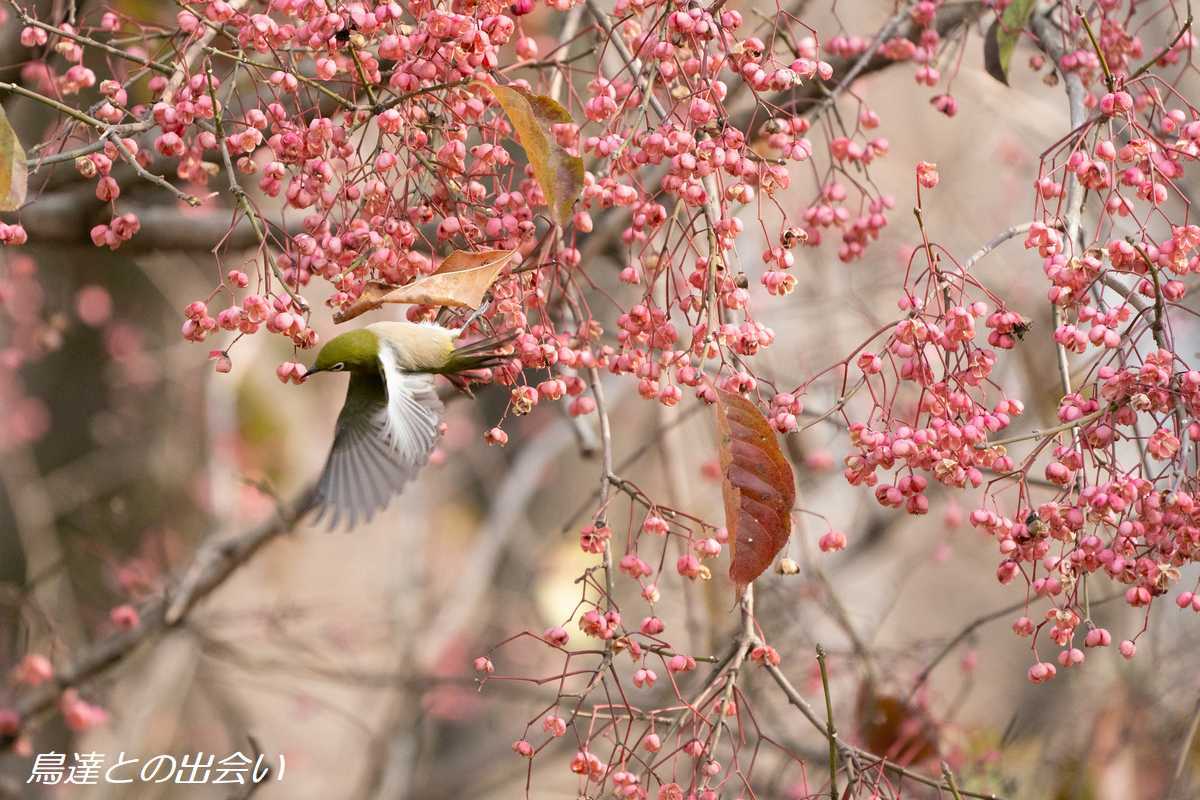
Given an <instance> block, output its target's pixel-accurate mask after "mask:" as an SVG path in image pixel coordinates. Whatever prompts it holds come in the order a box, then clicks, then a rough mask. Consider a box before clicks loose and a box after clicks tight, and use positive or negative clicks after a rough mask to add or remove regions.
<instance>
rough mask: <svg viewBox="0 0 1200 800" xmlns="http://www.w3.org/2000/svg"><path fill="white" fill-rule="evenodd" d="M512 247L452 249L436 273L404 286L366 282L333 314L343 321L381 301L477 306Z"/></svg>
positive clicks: (375, 306)
mask: <svg viewBox="0 0 1200 800" xmlns="http://www.w3.org/2000/svg"><path fill="white" fill-rule="evenodd" d="M516 254H517V251H516V250H480V251H478V252H474V253H468V252H466V251H465V250H455V251H454V252H453V253H451V254H450V255H448V256H446V257H445V258H444V259H443V260H442V263H441V264H439V265H438V268H437V272H435V273H433V274H432V275H426V276H424V277H422V278H417V279H416V280H415V281H413V282H412V283H409V284H406V285H404V286H390V285H388V284H386V283H381V282H379V281H370V282H368V283H367V285H366V286H364V287H363V290H362V293H361V294H360V295H359V296H358V299H357V300H355V301H354V302H353V303H352V304H351V305H349V306H348V307H346V308H344V309H342V310H341V311H339V312H338V313H336V314H334V315H333V321H334V322H345V321H346V320H350V319H354V318H355V317H357V316H358V315H359V314H363V313H366V312H367V311H371V310H373V309H376V308H379V307H380V306H381V305H383V304H384V303H412V304H417V305H429V306H454V307H455V308H478V307H479V304H480V303H482V302H483V296H484V295H485V294H487V290H488V289H489V288H491V285H492V284H493V283H495V282H496V278H497V277H498V276H499V275H500V271H501V270H503V269H504V267H505V266H507V265H508V263H509V262H510V261H512V259H513V256H515V255H516Z"/></svg>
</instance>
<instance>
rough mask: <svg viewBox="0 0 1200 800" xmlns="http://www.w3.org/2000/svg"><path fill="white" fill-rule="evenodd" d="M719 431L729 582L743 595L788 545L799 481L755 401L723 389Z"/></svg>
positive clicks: (720, 398)
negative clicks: (752, 401) (727, 539)
mask: <svg viewBox="0 0 1200 800" xmlns="http://www.w3.org/2000/svg"><path fill="white" fill-rule="evenodd" d="M717 427H718V429H719V430H720V432H721V476H722V480H721V495H722V497H723V498H724V500H725V529H726V530H727V531H728V532H729V552H730V556H731V563H730V565H729V577H730V578H731V579H732V580H733V582H734V583H735V584H736V585H737V587H738V594H741V593H742V591H744V590H745V588H746V586H748V585H749V584H750V583H751V582H752V581H753V580H754V579H755V578H757V577H758V576H759V575H761V574H762V573H763V571H764V570H766V568H767V567H769V566H771V562H772V561H774V560H775V556H776V555H778V554H779V551H780V550H782V549H783V546H784V545H785V544H787V540H788V536H790V535H791V533H792V505H793V504H794V503H795V502H796V480H795V477H794V476H793V474H792V466H791V464H789V463H788V461H787V459H786V458H785V457H784V455H783V451H781V450H780V449H779V440H778V439H777V438H776V436H775V431H773V430H772V429H771V426H770V425H769V424H768V423H767V420H766V418H765V417H764V416H763V415H762V412H760V411H759V410H758V408H757V407H756V406H755V405H754V404H753V403H751V402H750V401H749V400H747V399H746V398H744V397H742V396H741V395H737V394H732V393H730V392H724V391H721V390H719V389H718V390H717Z"/></svg>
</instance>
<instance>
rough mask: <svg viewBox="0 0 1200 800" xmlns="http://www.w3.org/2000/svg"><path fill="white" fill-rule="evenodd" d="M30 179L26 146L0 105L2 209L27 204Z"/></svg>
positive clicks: (0, 202)
mask: <svg viewBox="0 0 1200 800" xmlns="http://www.w3.org/2000/svg"><path fill="white" fill-rule="evenodd" d="M28 180H29V173H28V169H27V167H26V165H25V148H23V147H21V142H20V141H19V140H18V139H17V134H16V131H14V130H13V129H12V125H9V124H8V117H7V116H5V114H4V108H3V107H2V106H0V211H16V210H17V209H18V208H20V207H21V206H23V205H24V204H25V190H26V185H27V183H28Z"/></svg>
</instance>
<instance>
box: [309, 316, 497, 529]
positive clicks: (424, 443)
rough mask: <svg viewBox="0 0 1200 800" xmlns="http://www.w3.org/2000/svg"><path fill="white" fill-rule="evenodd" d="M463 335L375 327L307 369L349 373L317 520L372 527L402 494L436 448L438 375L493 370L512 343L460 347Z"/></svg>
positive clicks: (430, 328) (329, 348) (337, 344)
mask: <svg viewBox="0 0 1200 800" xmlns="http://www.w3.org/2000/svg"><path fill="white" fill-rule="evenodd" d="M461 333H462V329H454V328H446V327H443V326H441V325H438V324H436V323H432V322H422V323H414V322H376V323H373V324H371V325H367V326H366V327H365V328H359V329H358V330H353V331H348V332H347V333H343V334H341V335H340V336H335V337H334V338H332V339H330V340H329V341H328V342H326V343H325V345H324V346H323V347H322V348H321V350H320V352H318V353H317V360H316V363H315V364H314V365H313V368H312V369H310V370H309V371H308V374H309V375H312V374H314V373H318V372H341V371H346V372H349V373H350V385H349V387H348V388H347V389H346V402H345V404H344V405H343V406H342V411H341V413H340V414H339V415H338V419H337V427H336V429H335V431H334V439H333V448H332V449H331V450H330V452H329V458H328V460H327V461H326V462H325V469H324V471H322V473H321V477H320V479H319V480H318V481H317V486H316V490H315V492H314V494H313V501H312V502H313V508H315V509H316V510H317V517H316V521H317V522H320V521H321V520H322V519H324V518H326V517H327V516H328V518H329V527H330V529H334V528H337V527H339V525H340V524H341V523H342V522H343V520H345V521H347V522H348V525H347V527H348V528H353V527H354V526H355V525H357V524H358V522H359V520H360V519H361V520H362V521H363V522H367V521H369V520H370V519H371V518H372V517H374V516H375V514H376V513H377V512H379V511H380V510H382V509H383V508H384V507H385V506H387V504H388V503H389V502H390V501H391V499H392V497H393V496H394V495H396V494H399V493H400V491H401V490H402V489H403V488H404V485H405V484H406V483H408V482H409V481H410V480H412V479H413V477H415V476H416V474H417V473H418V472H419V471H420V470H421V468H422V467H424V466H425V464H426V462H427V461H428V460H429V454H430V453H431V452H432V451H433V448H434V447H435V446H436V445H437V441H438V438H439V436H440V435H441V433H440V426H441V421H442V401H441V400H440V399H439V398H438V395H437V389H436V387H435V386H434V375H445V376H447V377H449V378H450V379H451V380H452V381H455V382H456V383H461V379H459V378H458V374H459V373H462V372H466V371H469V370H477V369H484V368H487V367H494V366H497V365H499V364H502V363H504V362H505V361H506V360H508V359H509V358H511V356H509V355H506V354H505V353H504V352H503V351H502V348H503V347H504V345H505V344H507V343H508V342H509V341H511V339H512V337H511V336H507V337H503V336H502V337H489V338H485V339H482V340H479V341H476V342H470V343H468V344H465V345H462V346H459V345H458V343H457V342H458V337H459V335H460V334H461Z"/></svg>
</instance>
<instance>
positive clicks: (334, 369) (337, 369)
mask: <svg viewBox="0 0 1200 800" xmlns="http://www.w3.org/2000/svg"><path fill="white" fill-rule="evenodd" d="M345 368H346V362H344V361H339V362H337V363H336V364H334V365H333V366H332V367H330V368H329V369H330V371H331V372H341V371H342V370H344V369H345Z"/></svg>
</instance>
